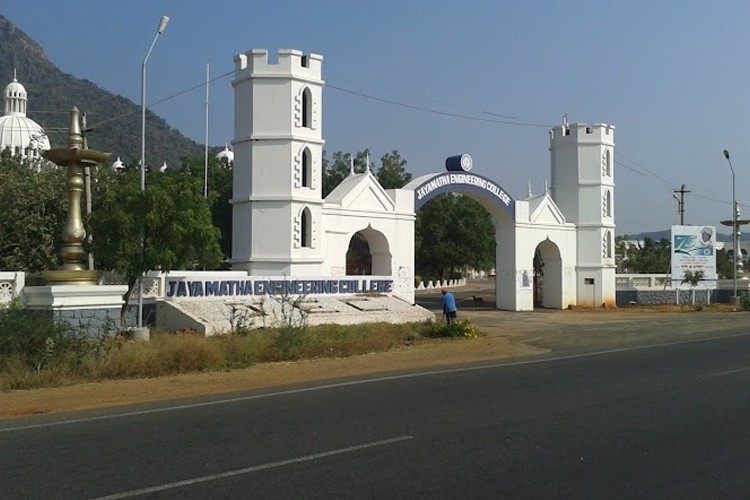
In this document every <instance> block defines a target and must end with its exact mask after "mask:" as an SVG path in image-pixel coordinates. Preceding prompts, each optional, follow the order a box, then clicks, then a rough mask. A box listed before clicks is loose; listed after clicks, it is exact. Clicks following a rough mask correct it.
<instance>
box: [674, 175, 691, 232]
mask: <svg viewBox="0 0 750 500" xmlns="http://www.w3.org/2000/svg"><path fill="white" fill-rule="evenodd" d="M674 192H675V193H680V197H679V198H677V196H674V198H675V199H676V200H677V212H678V213H679V214H680V225H681V226H684V225H685V194H686V193H689V192H690V190H689V189H685V184H683V185H682V186H680V189H679V190H678V189H675V190H674Z"/></svg>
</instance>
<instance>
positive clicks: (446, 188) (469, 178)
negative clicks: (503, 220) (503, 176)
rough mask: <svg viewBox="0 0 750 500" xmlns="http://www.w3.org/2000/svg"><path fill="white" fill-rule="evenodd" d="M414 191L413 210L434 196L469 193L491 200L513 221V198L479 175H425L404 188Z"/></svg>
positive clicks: (454, 173) (443, 173) (444, 173)
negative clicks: (457, 192) (456, 192)
mask: <svg viewBox="0 0 750 500" xmlns="http://www.w3.org/2000/svg"><path fill="white" fill-rule="evenodd" d="M404 189H412V190H414V210H419V209H420V208H421V207H422V205H424V204H425V203H427V202H428V201H430V200H431V199H432V198H434V197H435V196H438V195H440V194H443V193H449V192H453V191H464V192H466V191H469V192H473V193H476V194H478V195H481V196H482V197H484V198H485V199H488V200H492V201H494V202H495V203H497V205H498V206H499V207H500V208H501V209H502V211H504V212H505V213H506V214H507V215H508V217H509V218H510V220H515V219H516V217H515V211H516V210H515V203H514V202H513V198H512V197H511V196H510V195H509V194H508V193H507V191H505V189H503V188H502V187H501V186H499V185H498V184H496V183H495V182H493V181H491V180H490V179H488V178H486V177H483V176H481V175H477V174H472V173H469V172H442V173H437V174H427V175H423V176H422V177H419V178H417V179H414V180H413V181H411V182H410V183H409V184H407V185H406V186H404Z"/></svg>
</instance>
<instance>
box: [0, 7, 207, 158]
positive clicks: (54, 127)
mask: <svg viewBox="0 0 750 500" xmlns="http://www.w3.org/2000/svg"><path fill="white" fill-rule="evenodd" d="M14 68H15V69H16V71H17V74H18V81H19V82H20V83H22V84H23V85H24V87H26V91H27V92H28V97H29V106H28V110H27V111H28V112H27V116H28V117H29V118H31V119H32V120H34V121H36V122H37V123H39V124H40V125H41V126H42V127H44V129H45V131H47V135H48V136H49V139H50V143H51V144H52V147H53V148H54V147H65V146H66V145H67V136H66V134H65V133H64V132H61V129H64V130H67V129H68V127H69V125H70V117H69V114H68V113H69V111H70V109H71V108H72V107H73V106H76V107H78V109H79V110H81V111H82V112H86V114H87V124H88V125H94V124H97V123H100V125H97V126H96V127H95V130H94V131H93V132H92V133H91V134H89V136H88V138H89V142H88V145H89V148H91V149H98V150H101V151H106V152H110V153H113V154H114V155H116V156H120V157H121V159H122V161H123V162H125V163H130V162H131V161H135V162H137V161H138V159H139V158H140V154H141V107H140V105H138V104H136V103H134V102H132V101H130V100H129V99H127V98H125V97H122V96H120V95H116V94H113V93H111V92H108V91H106V90H104V89H102V88H100V87H98V86H97V85H96V84H94V83H92V82H90V81H88V80H81V79H78V78H76V77H74V76H72V75H69V74H67V73H64V72H62V71H61V70H60V69H59V68H57V67H56V66H55V65H54V64H52V62H51V61H50V60H49V59H48V58H47V55H46V54H45V53H44V50H43V49H42V47H40V46H39V44H38V43H36V42H35V41H34V40H32V39H31V38H29V36H28V35H26V33H24V32H23V31H21V30H19V29H18V28H16V27H15V26H14V25H13V23H11V22H10V21H9V20H8V19H7V18H5V17H3V16H2V15H0V88H4V87H5V85H7V84H8V83H10V82H11V81H12V79H13V69H14ZM35 110H44V112H35ZM147 113H148V115H147V120H148V127H147V129H146V134H147V136H146V158H153V159H154V160H150V161H149V164H154V163H157V162H158V164H159V165H161V163H162V162H163V161H164V160H166V161H167V163H168V164H169V165H171V166H177V165H179V164H180V157H181V156H203V146H202V145H200V144H198V143H196V142H195V141H192V140H191V139H188V138H187V137H185V136H183V135H182V134H180V133H179V132H178V131H177V130H175V129H173V128H172V127H170V126H169V124H168V123H167V122H166V121H165V120H164V119H163V118H160V117H158V116H157V115H155V114H153V113H151V112H150V111H148V110H147ZM157 166H158V165H157Z"/></svg>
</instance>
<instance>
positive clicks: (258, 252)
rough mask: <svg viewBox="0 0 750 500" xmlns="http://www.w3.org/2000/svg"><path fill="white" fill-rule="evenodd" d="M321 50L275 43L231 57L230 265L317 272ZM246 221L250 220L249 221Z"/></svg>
mask: <svg viewBox="0 0 750 500" xmlns="http://www.w3.org/2000/svg"><path fill="white" fill-rule="evenodd" d="M322 62H323V57H322V56H320V55H317V54H309V55H303V54H302V52H300V51H297V50H280V51H279V57H278V62H277V63H273V62H269V60H268V51H266V50H252V51H250V52H247V53H246V54H240V55H238V56H237V57H235V78H234V81H233V82H232V85H233V86H234V92H235V110H234V141H233V142H232V144H233V146H234V153H235V156H234V170H233V171H234V174H233V182H234V188H233V198H232V201H231V202H232V219H233V223H232V224H233V225H232V231H233V235H232V260H231V262H232V267H233V268H234V269H237V270H247V271H249V272H250V274H252V275H255V276H264V275H266V276H282V275H286V276H312V275H319V274H320V268H321V264H322V262H323V251H322V239H323V228H322V227H321V210H322V206H323V198H322V196H321V193H322V187H321V182H322V162H323V144H324V141H323V136H322V128H321V125H322V124H321V117H322V97H323V84H324V82H323V80H322V79H321V66H322ZM248 221H249V222H248Z"/></svg>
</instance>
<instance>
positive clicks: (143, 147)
mask: <svg viewBox="0 0 750 500" xmlns="http://www.w3.org/2000/svg"><path fill="white" fill-rule="evenodd" d="M168 22H169V17H167V16H161V19H160V20H159V27H158V28H157V30H156V34H155V35H154V39H153V40H152V41H151V46H150V47H149V48H148V52H146V57H144V58H143V63H142V64H141V192H142V193H143V192H145V191H146V63H147V62H148V57H149V56H150V55H151V51H152V50H153V49H154V45H156V39H157V38H159V35H161V34H162V33H164V30H165V29H167V23H168ZM145 238H146V235H145V234H141V261H143V258H144V254H143V252H144V244H145V241H144V240H145ZM142 327H143V273H141V275H140V276H139V277H138V328H142Z"/></svg>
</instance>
